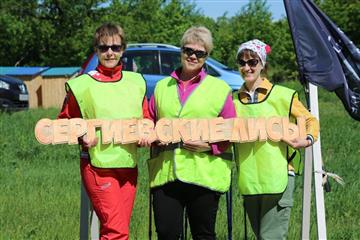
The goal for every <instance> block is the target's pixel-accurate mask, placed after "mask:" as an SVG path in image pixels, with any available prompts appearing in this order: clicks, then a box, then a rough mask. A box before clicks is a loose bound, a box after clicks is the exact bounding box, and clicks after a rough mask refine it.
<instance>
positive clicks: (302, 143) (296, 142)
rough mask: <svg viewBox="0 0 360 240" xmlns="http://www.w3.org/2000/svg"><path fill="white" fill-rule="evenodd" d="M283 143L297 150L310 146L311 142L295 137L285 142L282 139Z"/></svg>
mask: <svg viewBox="0 0 360 240" xmlns="http://www.w3.org/2000/svg"><path fill="white" fill-rule="evenodd" d="M282 141H284V142H285V143H287V144H288V145H290V146H291V147H292V148H295V149H299V148H305V147H308V146H310V145H311V141H310V140H308V139H306V138H301V137H297V138H295V139H292V140H286V139H283V140H282Z"/></svg>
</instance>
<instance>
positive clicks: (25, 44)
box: [0, 0, 360, 82]
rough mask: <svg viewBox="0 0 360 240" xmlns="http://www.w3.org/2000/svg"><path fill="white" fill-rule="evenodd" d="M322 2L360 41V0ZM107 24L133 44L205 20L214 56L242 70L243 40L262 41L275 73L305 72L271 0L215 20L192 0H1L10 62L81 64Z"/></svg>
mask: <svg viewBox="0 0 360 240" xmlns="http://www.w3.org/2000/svg"><path fill="white" fill-rule="evenodd" d="M316 2H317V4H318V5H319V6H320V8H321V9H322V10H323V11H324V12H325V13H326V14H327V15H328V16H329V17H330V18H331V19H332V20H333V21H334V22H335V23H336V24H337V25H338V26H339V27H340V28H342V30H343V31H344V32H345V33H347V34H348V36H349V37H350V39H352V40H353V41H354V42H355V44H359V40H360V35H359V31H358V29H359V26H360V25H359V23H360V19H359V18H360V10H359V9H360V2H359V1H354V0H352V1H345V2H344V1H342V0H317V1H316ZM104 22H116V23H118V24H120V25H121V26H122V27H123V28H124V30H125V33H126V35H127V39H128V42H159V43H168V44H173V45H177V46H178V45H179V43H180V38H181V36H182V34H183V33H184V31H185V30H186V29H187V28H189V27H190V26H192V25H204V26H206V27H208V28H209V29H210V30H211V32H212V33H213V38H214V50H213V52H212V53H211V56H212V57H214V58H216V59H217V60H219V61H221V62H223V63H224V64H226V65H228V66H230V67H231V68H234V69H237V66H236V63H235V56H236V51H237V48H238V46H239V44H241V43H242V42H245V41H248V40H250V39H254V38H257V39H260V40H263V41H265V42H266V43H268V44H269V45H270V46H271V48H272V53H271V54H270V55H269V61H268V62H269V66H270V67H269V69H270V70H269V72H268V75H269V77H270V79H272V80H273V81H275V82H282V81H287V80H289V79H291V80H292V79H296V78H297V77H298V73H297V66H296V58H295V53H294V48H293V43H292V39H291V35H290V31H289V26H288V23H287V20H286V18H283V19H280V20H278V21H274V20H273V19H272V15H271V12H270V11H269V5H268V2H267V1H266V0H252V1H249V3H248V4H247V5H245V6H244V7H242V8H241V9H240V8H239V11H238V12H237V14H236V15H235V16H233V17H227V15H226V14H224V15H223V16H221V17H219V18H218V19H216V20H213V19H211V18H209V17H206V16H205V15H204V13H203V12H200V10H198V9H197V8H196V5H195V1H189V0H168V1H164V0H146V1H143V0H42V1H35V0H29V1H15V0H2V1H0V42H1V43H2V49H3V51H1V52H0V65H2V66H13V65H19V66H35V65H39V66H80V65H81V64H82V63H83V62H84V61H85V59H86V57H87V56H89V54H90V52H92V51H93V49H92V36H93V33H94V31H95V29H96V28H97V27H98V26H99V25H101V24H102V23H104Z"/></svg>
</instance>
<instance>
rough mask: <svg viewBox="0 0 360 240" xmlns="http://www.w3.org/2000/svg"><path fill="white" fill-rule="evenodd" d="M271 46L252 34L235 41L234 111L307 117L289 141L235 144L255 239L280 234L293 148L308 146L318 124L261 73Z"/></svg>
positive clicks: (290, 93) (293, 169) (288, 201)
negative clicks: (301, 133)
mask: <svg viewBox="0 0 360 240" xmlns="http://www.w3.org/2000/svg"><path fill="white" fill-rule="evenodd" d="M269 53H270V46H269V45H267V44H265V43H263V42H261V41H259V40H257V39H255V40H251V41H248V42H245V43H243V44H241V45H240V47H239V50H238V52H237V56H236V57H237V63H238V65H239V72H240V74H241V76H242V77H243V79H244V80H245V83H244V85H243V86H242V87H241V88H240V90H239V91H238V92H236V93H234V94H233V101H234V104H235V108H236V112H237V115H238V116H241V117H288V116H290V119H291V120H294V119H296V118H297V117H305V118H306V132H307V137H306V138H301V137H298V138H296V139H294V140H292V141H286V142H285V140H282V141H280V142H273V141H271V140H268V141H265V142H254V143H238V144H235V156H236V158H237V163H238V169H239V176H238V181H239V188H240V193H241V194H242V195H243V197H244V205H245V210H246V212H247V214H248V216H249V219H250V222H251V226H252V229H253V231H254V233H255V235H256V237H257V238H258V239H285V238H286V236H287V232H288V223H289V220H290V211H291V207H292V205H293V197H292V194H293V190H294V182H295V173H297V171H298V169H297V166H295V164H294V162H295V159H296V160H299V158H300V156H299V153H297V154H296V151H294V149H298V148H303V147H308V146H310V145H311V144H313V142H314V141H316V139H317V135H318V131H319V123H318V121H317V119H316V118H315V117H314V116H312V115H311V114H310V113H309V112H308V111H307V109H306V108H305V107H304V105H303V104H302V103H301V102H300V101H299V99H298V95H297V93H296V91H294V90H292V89H289V88H285V87H282V86H278V85H273V84H271V83H270V82H269V80H268V79H266V78H264V77H262V76H261V74H262V72H263V70H264V68H265V66H266V56H267V55H268V54H269Z"/></svg>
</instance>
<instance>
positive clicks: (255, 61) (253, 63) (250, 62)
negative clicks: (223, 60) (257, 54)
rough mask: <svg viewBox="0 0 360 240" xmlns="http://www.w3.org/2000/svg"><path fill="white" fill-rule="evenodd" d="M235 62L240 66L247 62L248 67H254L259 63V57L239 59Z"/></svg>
mask: <svg viewBox="0 0 360 240" xmlns="http://www.w3.org/2000/svg"><path fill="white" fill-rule="evenodd" d="M237 63H238V64H239V65H240V67H245V65H246V64H247V65H248V66H249V67H256V66H257V65H258V63H259V59H255V58H253V59H250V60H247V61H244V60H242V59H239V60H238V61H237Z"/></svg>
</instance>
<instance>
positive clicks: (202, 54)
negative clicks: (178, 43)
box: [181, 47, 208, 58]
mask: <svg viewBox="0 0 360 240" xmlns="http://www.w3.org/2000/svg"><path fill="white" fill-rule="evenodd" d="M181 50H182V52H183V53H185V54H186V55H188V56H189V57H190V56H191V55H193V54H195V56H196V58H204V57H206V56H207V55H208V53H207V52H205V51H201V50H194V49H192V48H189V47H182V48H181Z"/></svg>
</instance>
